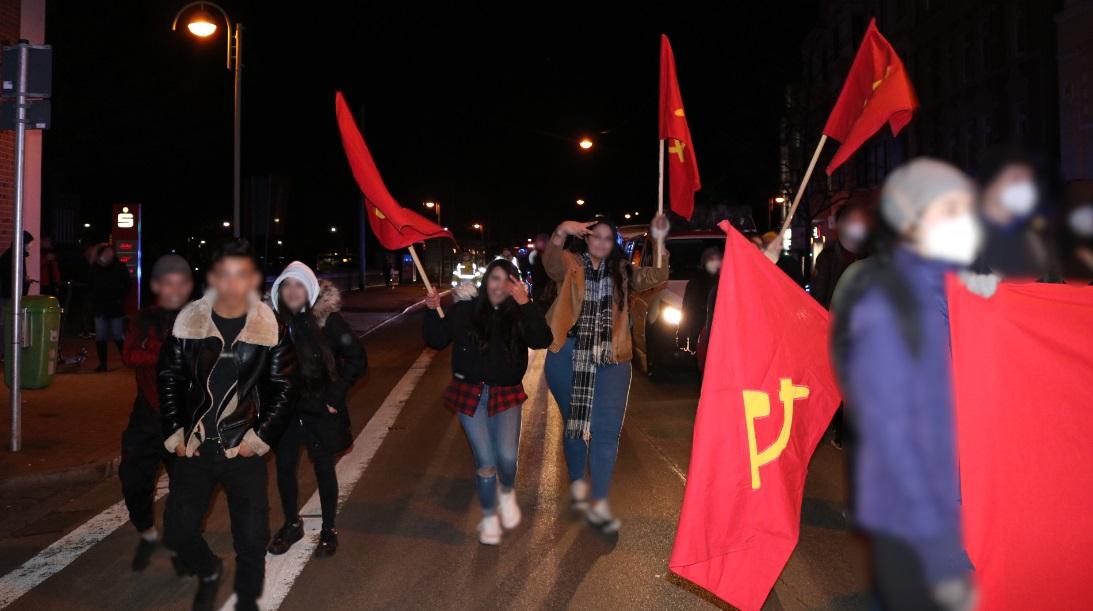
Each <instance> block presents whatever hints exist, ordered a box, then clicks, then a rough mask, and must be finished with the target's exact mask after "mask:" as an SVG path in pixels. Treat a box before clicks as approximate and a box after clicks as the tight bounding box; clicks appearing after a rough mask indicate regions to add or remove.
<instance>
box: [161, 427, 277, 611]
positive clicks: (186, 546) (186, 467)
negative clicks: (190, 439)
mask: <svg viewBox="0 0 1093 611" xmlns="http://www.w3.org/2000/svg"><path fill="white" fill-rule="evenodd" d="M200 451H201V455H200V456H194V457H192V458H179V459H178V460H177V461H176V462H175V467H174V473H173V477H172V478H171V494H170V496H169V497H168V498H167V513H166V515H165V516H164V543H165V545H166V546H167V547H169V548H170V549H173V550H174V551H175V552H176V553H177V554H178V557H179V559H180V560H181V561H182V563H183V564H185V565H186V566H187V567H189V568H190V569H192V570H193V571H194V572H195V573H197V574H198V575H200V576H207V575H211V574H212V573H213V572H214V571H215V570H216V556H215V555H214V554H213V551H212V550H211V549H209V544H208V543H206V542H205V537H203V536H202V534H201V530H202V525H203V523H204V521H205V514H206V513H207V512H208V510H209V504H210V502H211V501H212V497H213V492H214V491H215V490H216V486H217V485H222V486H223V487H224V492H225V493H226V494H227V496H228V513H229V516H230V518H231V531H232V544H233V546H234V547H235V593H236V594H237V595H238V596H239V598H240V599H243V600H254V599H256V598H258V597H259V596H260V595H261V594H262V583H263V581H264V580H265V573H266V546H267V545H269V498H268V497H267V485H266V461H265V459H263V458H262V457H261V456H251V457H242V456H237V457H235V458H226V457H225V456H224V453H223V452H222V451H221V450H220V449H219V448H218V446H217V444H216V442H215V441H212V442H206V443H204V444H202V446H201V449H200Z"/></svg>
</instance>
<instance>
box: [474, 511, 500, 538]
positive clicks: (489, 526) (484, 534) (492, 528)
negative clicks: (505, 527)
mask: <svg viewBox="0 0 1093 611" xmlns="http://www.w3.org/2000/svg"><path fill="white" fill-rule="evenodd" d="M478 542H479V543H481V544H482V545H500V544H501V520H500V519H499V518H498V517H497V514H493V515H491V516H486V517H484V518H482V521H481V522H479V523H478Z"/></svg>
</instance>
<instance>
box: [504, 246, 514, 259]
mask: <svg viewBox="0 0 1093 611" xmlns="http://www.w3.org/2000/svg"><path fill="white" fill-rule="evenodd" d="M501 256H502V257H503V258H505V259H511V258H512V251H511V250H509V249H507V248H506V249H505V250H502V251H501Z"/></svg>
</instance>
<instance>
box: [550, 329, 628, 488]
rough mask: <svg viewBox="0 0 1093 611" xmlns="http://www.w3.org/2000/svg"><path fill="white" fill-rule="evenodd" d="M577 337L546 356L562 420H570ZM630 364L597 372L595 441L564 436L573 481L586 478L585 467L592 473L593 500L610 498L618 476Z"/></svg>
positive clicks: (594, 416)
mask: <svg viewBox="0 0 1093 611" xmlns="http://www.w3.org/2000/svg"><path fill="white" fill-rule="evenodd" d="M575 341H576V340H575V338H572V337H571V338H569V339H567V340H566V342H565V345H564V346H562V349H561V350H559V351H558V352H557V353H554V352H548V353H547V356H546V365H545V369H546V379H547V385H548V386H550V392H551V394H553V395H554V400H555V401H557V402H558V407H559V408H560V409H561V412H562V419H563V420H568V419H569V397H570V394H572V391H573V344H574V342H575ZM630 374H631V367H630V363H629V362H626V363H617V364H615V365H600V367H599V368H598V369H597V370H596V388H595V389H594V390H593V393H592V422H591V432H592V440H591V441H589V442H586V441H585V440H583V439H573V438H571V437H563V441H562V444H563V448H564V450H565V462H566V465H567V466H568V467H569V481H576V480H579V479H582V478H584V476H585V466H586V465H587V467H588V471H590V472H591V474H592V485H591V487H592V492H591V494H592V499H593V500H600V499H606V498H607V492H608V490H609V489H610V488H611V478H612V477H613V476H614V473H615V458H616V457H617V456H618V453H619V436H620V435H621V434H622V421H623V419H624V418H625V417H626V400H627V397H628V396H629V395H630Z"/></svg>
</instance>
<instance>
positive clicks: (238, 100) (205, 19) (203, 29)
mask: <svg viewBox="0 0 1093 611" xmlns="http://www.w3.org/2000/svg"><path fill="white" fill-rule="evenodd" d="M195 6H196V7H197V9H196V10H193V11H190V9H192V8H193V7H195ZM206 7H212V8H214V9H216V10H217V11H219V12H220V16H221V17H222V18H223V19H224V24H225V25H226V26H227V28H228V29H227V33H228V36H227V40H228V44H227V54H226V56H227V66H228V70H231V71H232V72H233V73H234V75H235V104H234V111H233V113H234V114H233V120H232V210H233V212H234V217H235V218H234V220H235V223H234V227H235V237H239V226H240V212H239V200H240V197H239V194H240V184H241V180H242V178H241V176H240V164H239V158H240V156H239V150H240V149H239V139H240V124H241V121H242V116H243V60H242V58H243V24H241V23H236V24H235V28H234V32H233V31H232V21H231V18H230V17H228V13H227V11H225V10H224V9H223V8H222V7H221V6H220V5H219V4H216V3H215V2H191V3H189V4H187V5H186V6H184V7H182V8H180V9H179V10H178V12H177V13H175V18H174V20H173V21H171V31H172V32H173V31H176V30H177V29H178V21H179V19H180V18H181V17H182V15H183V13H186V12H187V11H189V12H190V19H189V21H188V22H187V23H186V29H187V30H189V31H190V33H191V34H193V35H194V36H197V37H198V38H208V37H209V36H212V35H213V34H214V33H215V32H216V29H217V24H216V22H217V21H219V19H214V18H213V17H212V16H210V15H209V12H208V11H207V10H206ZM233 38H234V39H235V41H234V43H233V42H232V39H233ZM233 51H234V56H233V53H232V52H233ZM226 226H227V225H225V227H226Z"/></svg>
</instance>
